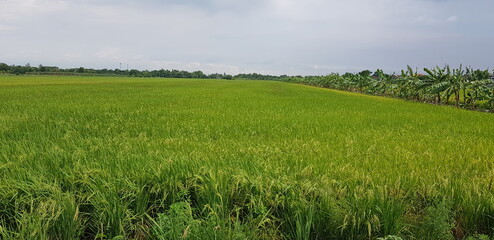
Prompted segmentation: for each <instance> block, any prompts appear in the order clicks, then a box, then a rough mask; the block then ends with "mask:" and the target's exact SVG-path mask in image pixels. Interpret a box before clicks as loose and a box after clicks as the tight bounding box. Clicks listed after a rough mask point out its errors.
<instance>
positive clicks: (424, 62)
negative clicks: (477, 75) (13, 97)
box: [0, 0, 494, 74]
mask: <svg viewBox="0 0 494 240" xmlns="http://www.w3.org/2000/svg"><path fill="white" fill-rule="evenodd" d="M0 7H2V9H3V10H4V11H2V12H0V62H2V61H5V62H8V63H13V64H24V63H26V62H31V63H32V64H46V65H60V66H65V67H76V66H85V67H96V68H115V67H116V66H118V64H119V63H120V62H124V63H126V64H129V65H130V66H131V67H135V68H139V69H155V68H161V67H163V68H168V67H170V68H171V67H172V68H177V69H186V70H198V69H201V68H202V70H204V71H206V72H208V71H211V72H227V73H236V72H252V71H257V72H265V73H268V72H269V73H280V74H281V73H287V74H326V73H330V72H346V71H358V70H360V69H364V68H366V69H371V70H373V69H375V68H383V69H384V70H386V71H390V72H393V71H398V70H399V69H401V68H403V67H405V66H406V65H407V64H410V65H415V66H418V67H423V66H430V65H435V64H438V65H442V64H444V63H450V64H460V63H463V64H468V65H472V66H477V67H491V68H492V66H489V64H492V56H493V55H494V50H493V48H492V47H490V42H492V41H493V40H494V33H492V32H491V31H488V30H487V29H488V26H490V25H492V24H493V23H494V17H493V16H492V14H491V13H490V11H491V9H494V2H492V1H488V0H475V1H461V0H454V1H433V0H419V1H417V0H376V1H365V0H348V1H324V0H306V1H296V0H266V1H261V0H255V1H240V0H234V1H231V0H230V1H228V0H209V1H199V0H184V1H179V0H172V1H158V0H141V1H137V0H119V1H117V0H98V1H96V0H90V1H82V0H66V1H62V0H32V1H11V0H7V1H1V2H0Z"/></svg>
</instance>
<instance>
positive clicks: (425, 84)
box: [420, 66, 451, 103]
mask: <svg viewBox="0 0 494 240" xmlns="http://www.w3.org/2000/svg"><path fill="white" fill-rule="evenodd" d="M424 71H425V72H426V73H427V74H428V76H427V78H426V79H425V80H422V82H421V83H420V85H421V86H420V88H424V89H427V91H428V92H429V93H431V94H434V95H436V103H441V92H443V91H444V90H446V89H447V88H448V82H449V78H450V77H451V69H450V68H449V66H446V67H444V68H440V67H437V66H436V68H433V69H432V70H430V69H428V68H424Z"/></svg>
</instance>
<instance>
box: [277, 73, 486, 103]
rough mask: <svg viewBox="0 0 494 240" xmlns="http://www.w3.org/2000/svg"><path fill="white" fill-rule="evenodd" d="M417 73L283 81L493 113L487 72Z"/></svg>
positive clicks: (370, 74) (289, 79)
mask: <svg viewBox="0 0 494 240" xmlns="http://www.w3.org/2000/svg"><path fill="white" fill-rule="evenodd" d="M423 70H424V72H425V73H426V74H419V73H418V71H417V70H415V71H414V70H413V69H412V68H411V67H410V66H408V67H407V69H406V70H402V71H401V74H399V75H397V74H385V73H384V72H383V71H382V70H379V69H378V70H377V71H376V72H375V73H374V74H372V72H371V71H368V70H365V71H362V72H359V73H355V74H352V73H345V74H343V75H340V74H337V73H333V74H329V75H327V76H306V77H287V78H284V79H283V80H284V81H288V82H296V83H303V84H308V85H313V86H318V87H324V88H333V89H339V90H345V91H352V92H360V93H365V94H371V95H378V96H388V97H395V98H402V99H407V100H413V101H420V102H427V103H435V104H454V105H456V106H458V107H462V108H468V109H478V110H486V111H493V110H494V77H493V75H491V74H490V72H489V70H480V69H476V70H474V69H472V68H463V67H462V66H460V67H459V68H451V67H450V66H448V65H446V66H444V67H437V66H436V67H435V68H431V69H429V68H424V69H423Z"/></svg>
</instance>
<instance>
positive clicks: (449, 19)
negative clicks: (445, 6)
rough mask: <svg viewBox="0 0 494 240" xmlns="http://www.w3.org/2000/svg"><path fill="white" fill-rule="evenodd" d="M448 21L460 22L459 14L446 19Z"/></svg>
mask: <svg viewBox="0 0 494 240" xmlns="http://www.w3.org/2000/svg"><path fill="white" fill-rule="evenodd" d="M446 22H458V16H451V17H448V18H447V19H446Z"/></svg>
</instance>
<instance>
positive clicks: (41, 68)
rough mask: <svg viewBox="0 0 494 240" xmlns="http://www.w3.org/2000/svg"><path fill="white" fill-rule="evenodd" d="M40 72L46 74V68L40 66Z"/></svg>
mask: <svg viewBox="0 0 494 240" xmlns="http://www.w3.org/2000/svg"><path fill="white" fill-rule="evenodd" d="M38 71H40V72H46V67H45V66H43V65H41V64H40V65H39V67H38Z"/></svg>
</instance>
